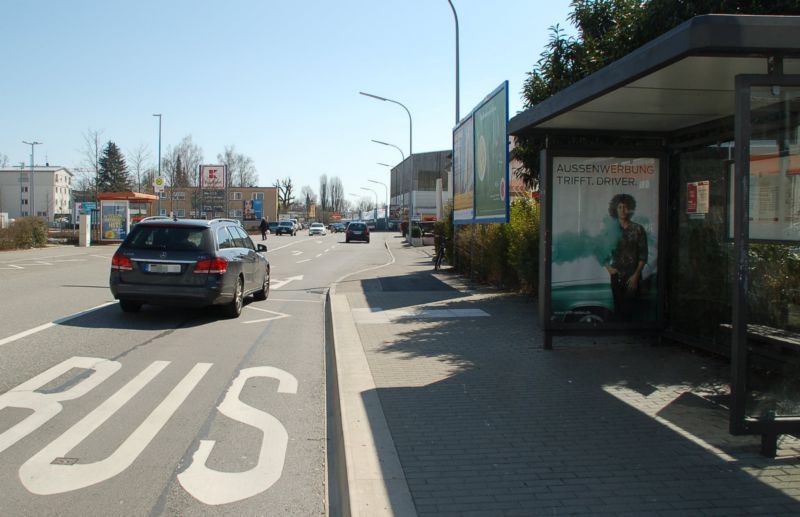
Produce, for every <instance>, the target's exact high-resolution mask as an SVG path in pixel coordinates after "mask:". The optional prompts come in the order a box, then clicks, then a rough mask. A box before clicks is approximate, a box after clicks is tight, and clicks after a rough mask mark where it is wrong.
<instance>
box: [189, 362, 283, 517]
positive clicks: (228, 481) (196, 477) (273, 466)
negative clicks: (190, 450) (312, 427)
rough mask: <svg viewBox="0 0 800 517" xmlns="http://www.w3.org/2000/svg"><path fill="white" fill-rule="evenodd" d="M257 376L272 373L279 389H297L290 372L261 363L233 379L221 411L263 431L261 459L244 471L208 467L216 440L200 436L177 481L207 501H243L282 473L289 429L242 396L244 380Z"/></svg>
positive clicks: (264, 488)
mask: <svg viewBox="0 0 800 517" xmlns="http://www.w3.org/2000/svg"><path fill="white" fill-rule="evenodd" d="M254 377H269V378H272V379H277V380H278V393H291V394H296V393H297V379H296V378H295V377H294V376H293V375H291V374H290V373H288V372H285V371H283V370H280V369H278V368H273V367H271V366H262V367H256V368H246V369H244V370H242V371H241V372H240V373H239V376H238V377H236V379H234V381H233V383H231V387H230V388H229V389H228V392H227V393H226V394H225V399H224V400H223V401H222V403H221V404H220V405H219V406H217V409H218V410H219V412H220V413H222V414H223V415H225V416H227V417H228V418H231V419H233V420H236V421H238V422H242V423H245V424H248V425H250V426H252V427H255V428H257V429H259V430H260V431H261V433H262V441H261V449H260V451H259V454H258V463H257V464H256V466H255V467H253V468H252V469H250V470H247V471H244V472H220V471H218V470H214V469H211V468H208V467H207V466H206V461H208V457H209V455H210V454H211V451H212V450H213V448H214V444H215V443H216V442H215V441H214V440H200V445H199V447H198V448H197V451H196V452H195V453H194V455H193V456H192V463H191V464H190V465H189V467H188V468H187V469H186V470H185V471H183V472H181V473H180V474H178V481H179V482H180V484H181V486H182V487H183V488H184V490H186V491H187V492H188V493H189V494H191V495H192V496H193V497H194V498H196V499H197V500H199V501H201V502H203V503H205V504H208V505H220V504H228V503H232V502H235V501H241V500H242V499H246V498H248V497H253V496H254V495H256V494H259V493H261V492H263V491H264V490H267V489H268V488H269V487H271V486H272V485H273V484H275V482H276V481H278V479H280V477H281V474H282V473H283V465H284V462H285V460H286V446H287V445H288V443H289V433H287V432H286V428H285V427H284V426H283V424H281V422H280V421H279V420H278V419H277V418H275V417H274V416H272V415H270V414H269V413H265V412H264V411H260V410H258V409H255V408H254V407H252V406H249V405H247V404H245V403H244V402H242V401H241V400H239V394H240V393H241V391H242V389H243V388H244V386H245V383H246V382H247V381H248V380H250V379H252V378H254Z"/></svg>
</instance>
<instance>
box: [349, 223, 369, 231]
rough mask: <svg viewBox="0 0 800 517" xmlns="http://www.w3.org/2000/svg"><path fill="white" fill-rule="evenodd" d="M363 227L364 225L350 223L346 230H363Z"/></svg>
mask: <svg viewBox="0 0 800 517" xmlns="http://www.w3.org/2000/svg"><path fill="white" fill-rule="evenodd" d="M364 227H365V225H364V223H350V226H348V227H347V229H348V230H363V229H364Z"/></svg>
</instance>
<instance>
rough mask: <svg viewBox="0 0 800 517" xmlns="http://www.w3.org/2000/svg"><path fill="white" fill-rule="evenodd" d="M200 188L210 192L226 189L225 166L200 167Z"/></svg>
mask: <svg viewBox="0 0 800 517" xmlns="http://www.w3.org/2000/svg"><path fill="white" fill-rule="evenodd" d="M200 188H201V189H208V190H220V189H224V188H225V166H224V165H201V166H200Z"/></svg>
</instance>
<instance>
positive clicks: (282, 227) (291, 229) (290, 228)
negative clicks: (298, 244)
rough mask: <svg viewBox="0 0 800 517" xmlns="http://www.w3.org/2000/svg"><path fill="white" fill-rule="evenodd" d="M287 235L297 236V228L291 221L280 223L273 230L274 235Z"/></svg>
mask: <svg viewBox="0 0 800 517" xmlns="http://www.w3.org/2000/svg"><path fill="white" fill-rule="evenodd" d="M287 233H288V234H289V235H291V236H293V237H294V236H295V235H297V228H296V227H295V225H294V223H293V222H292V221H280V222H279V223H278V227H277V228H275V235H283V234H287Z"/></svg>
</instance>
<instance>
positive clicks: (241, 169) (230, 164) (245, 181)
mask: <svg viewBox="0 0 800 517" xmlns="http://www.w3.org/2000/svg"><path fill="white" fill-rule="evenodd" d="M217 161H218V162H219V164H220V165H225V169H226V170H227V174H228V177H227V179H226V180H225V181H226V182H227V184H228V185H229V186H233V187H253V186H256V185H257V184H258V171H257V170H256V167H255V165H253V159H252V158H250V157H249V156H245V155H243V154H241V153H237V152H236V149H235V147H234V146H230V147H227V146H226V147H225V151H224V152H223V153H221V154H218V155H217Z"/></svg>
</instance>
